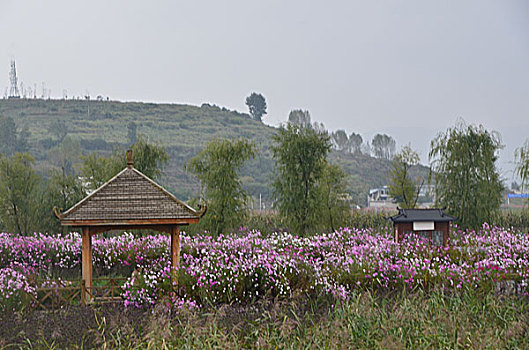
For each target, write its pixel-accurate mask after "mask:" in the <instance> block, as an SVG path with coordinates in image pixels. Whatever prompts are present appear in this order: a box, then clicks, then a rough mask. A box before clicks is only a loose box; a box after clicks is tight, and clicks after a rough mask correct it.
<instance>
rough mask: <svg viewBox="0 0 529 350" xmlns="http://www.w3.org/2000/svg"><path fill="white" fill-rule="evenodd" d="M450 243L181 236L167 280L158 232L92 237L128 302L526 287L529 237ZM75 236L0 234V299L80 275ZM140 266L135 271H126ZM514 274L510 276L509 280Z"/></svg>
mask: <svg viewBox="0 0 529 350" xmlns="http://www.w3.org/2000/svg"><path fill="white" fill-rule="evenodd" d="M453 231H454V232H453V234H452V237H451V244H450V246H449V247H441V248H437V247H434V246H430V245H428V244H427V242H423V241H420V240H408V241H407V242H405V243H402V244H399V243H395V242H394V241H393V239H392V237H391V235H390V234H388V233H380V232H373V231H372V230H357V229H352V228H343V229H340V230H338V231H336V232H334V233H329V234H319V235H314V236H310V237H306V238H302V237H298V236H295V235H291V234H287V233H275V234H272V235H270V236H264V235H262V234H261V233H259V232H256V231H251V230H248V231H246V232H244V233H242V234H237V235H235V234H232V235H221V236H219V237H217V238H212V237H211V236H208V235H197V236H192V237H191V236H188V235H186V234H185V233H183V235H182V254H181V263H180V268H179V270H178V271H177V272H176V273H177V275H178V284H177V285H175V284H173V282H172V279H171V271H170V257H169V238H168V237H167V236H165V235H148V236H142V237H134V236H133V235H132V234H129V233H125V234H122V235H119V236H115V237H110V238H103V237H101V236H96V237H94V239H93V261H94V277H98V276H102V275H124V276H127V277H129V279H128V281H127V282H126V283H125V285H124V286H123V292H122V297H123V299H124V303H125V305H126V306H134V307H145V306H149V305H153V304H155V303H159V302H163V303H167V304H168V305H169V306H175V307H187V308H200V307H204V306H207V305H218V304H223V303H248V302H252V301H254V300H257V299H260V298H264V297H273V298H289V297H291V296H293V295H307V296H311V297H318V296H332V297H334V298H336V299H337V300H347V299H348V298H349V296H350V295H351V293H352V292H353V291H354V290H355V289H366V288H367V289H371V290H377V291H381V292H382V291H390V290H401V289H414V288H422V289H426V290H428V289H432V288H435V289H443V290H448V291H458V290H469V291H475V292H479V293H490V292H496V293H498V292H505V290H504V288H503V287H505V286H507V287H509V286H510V289H509V291H508V292H509V293H519V294H527V293H528V292H529V289H528V287H527V281H528V276H529V238H528V237H529V236H528V235H527V234H523V233H520V232H513V231H510V230H505V229H501V228H497V227H489V226H488V225H486V224H485V225H484V226H483V228H482V230H480V231H479V232H475V231H464V232H462V231H460V230H457V228H455V229H454V230H453ZM80 246H81V238H80V235H79V234H77V233H71V234H68V235H50V234H35V235H33V236H29V237H22V236H19V235H16V234H9V233H1V234H0V307H2V308H4V309H5V308H6V307H9V308H11V307H14V306H16V304H17V303H19V302H20V300H21V291H25V292H27V293H35V288H37V287H40V286H42V285H43V284H46V285H53V283H54V282H53V280H55V279H57V278H60V279H79V278H80V277H79V276H80V261H81V248H80ZM134 269H138V271H140V272H139V273H135V274H133V276H134V277H131V272H132V271H133V270H134ZM509 281H513V282H509Z"/></svg>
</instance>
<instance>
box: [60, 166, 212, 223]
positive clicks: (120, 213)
mask: <svg viewBox="0 0 529 350" xmlns="http://www.w3.org/2000/svg"><path fill="white" fill-rule="evenodd" d="M204 213H205V208H204V209H203V210H202V211H196V210H194V209H193V208H191V207H190V206H188V205H187V204H185V203H184V202H182V201H180V200H178V199H177V198H176V197H175V196H174V195H172V194H171V193H169V192H168V191H166V190H165V189H164V188H163V187H161V186H160V185H158V184H157V183H156V182H154V181H153V180H151V179H150V178H148V177H147V176H145V175H144V174H142V173H141V172H140V171H138V170H137V169H134V168H133V167H132V165H129V167H127V168H125V169H123V170H122V171H121V172H120V173H119V174H117V175H116V176H114V177H113V178H112V179H110V180H109V181H108V182H106V183H105V184H103V185H102V186H101V187H99V188H98V189H97V190H95V191H94V192H93V193H91V194H90V195H89V196H87V197H86V198H84V199H83V200H81V201H80V202H78V203H77V204H75V205H74V206H73V207H71V208H70V209H68V210H67V211H65V212H64V213H59V212H58V211H56V214H57V216H58V217H59V219H60V221H61V224H62V225H69V226H76V225H79V226H82V225H130V224H138V225H140V224H179V223H180V224H181V223H191V222H198V219H200V217H202V215H204Z"/></svg>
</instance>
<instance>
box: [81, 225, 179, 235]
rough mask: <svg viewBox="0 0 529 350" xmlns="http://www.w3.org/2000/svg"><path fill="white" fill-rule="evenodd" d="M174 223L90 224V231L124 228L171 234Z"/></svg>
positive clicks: (99, 231)
mask: <svg viewBox="0 0 529 350" xmlns="http://www.w3.org/2000/svg"><path fill="white" fill-rule="evenodd" d="M173 227H174V225H112V226H91V227H90V232H92V234H97V233H102V232H108V231H112V230H119V231H126V230H148V231H158V232H165V233H168V234H171V232H172V230H173Z"/></svg>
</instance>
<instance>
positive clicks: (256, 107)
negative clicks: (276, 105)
mask: <svg viewBox="0 0 529 350" xmlns="http://www.w3.org/2000/svg"><path fill="white" fill-rule="evenodd" d="M246 105H247V106H248V109H249V110H250V114H251V115H252V118H253V119H254V120H257V121H259V122H260V121H262V120H263V119H262V118H263V115H265V114H266V100H265V98H264V97H263V95H261V94H258V93H255V92H252V93H251V95H250V96H248V97H246Z"/></svg>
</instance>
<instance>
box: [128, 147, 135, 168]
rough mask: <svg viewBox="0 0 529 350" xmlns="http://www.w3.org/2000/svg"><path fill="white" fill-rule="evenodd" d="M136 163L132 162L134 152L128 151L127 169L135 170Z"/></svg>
mask: <svg viewBox="0 0 529 350" xmlns="http://www.w3.org/2000/svg"><path fill="white" fill-rule="evenodd" d="M133 165H134V162H133V161H132V150H131V149H129V150H127V167H128V168H129V169H131V168H133V167H134V166H133Z"/></svg>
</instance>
